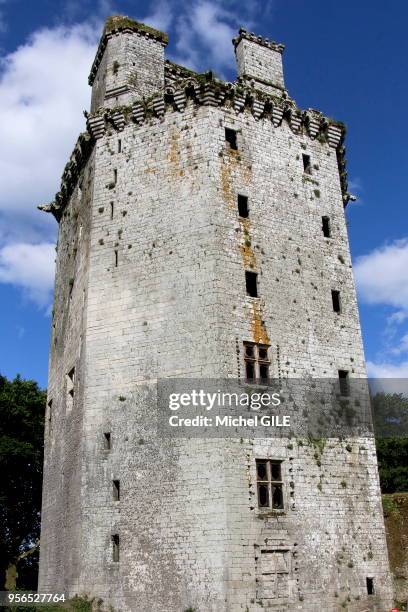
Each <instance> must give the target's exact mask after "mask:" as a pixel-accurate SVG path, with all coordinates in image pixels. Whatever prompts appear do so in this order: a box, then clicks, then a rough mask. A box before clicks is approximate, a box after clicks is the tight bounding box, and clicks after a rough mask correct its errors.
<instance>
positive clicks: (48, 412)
mask: <svg viewBox="0 0 408 612" xmlns="http://www.w3.org/2000/svg"><path fill="white" fill-rule="evenodd" d="M47 421H48V431H49V432H50V431H51V426H52V399H50V401H49V402H48V404H47Z"/></svg>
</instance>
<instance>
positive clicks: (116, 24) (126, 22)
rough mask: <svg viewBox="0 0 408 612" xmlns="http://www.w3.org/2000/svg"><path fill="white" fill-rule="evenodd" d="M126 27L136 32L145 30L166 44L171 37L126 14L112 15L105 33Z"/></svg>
mask: <svg viewBox="0 0 408 612" xmlns="http://www.w3.org/2000/svg"><path fill="white" fill-rule="evenodd" d="M125 29H128V30H133V31H134V32H143V33H144V34H150V35H151V36H153V37H154V38H157V39H158V40H161V41H162V42H164V43H165V44H166V45H167V43H168V42H169V37H168V36H167V34H166V33H165V32H161V31H160V30H156V28H152V27H151V26H148V25H146V24H145V23H140V22H139V21H135V20H134V19H131V18H130V17H127V16H126V15H111V16H110V17H108V18H107V20H106V22H105V29H104V34H108V33H109V32H115V31H117V30H125Z"/></svg>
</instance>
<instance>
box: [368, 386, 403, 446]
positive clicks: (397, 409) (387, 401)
mask: <svg viewBox="0 0 408 612" xmlns="http://www.w3.org/2000/svg"><path fill="white" fill-rule="evenodd" d="M371 406H372V413H373V421H374V430H375V435H376V436H377V437H378V438H385V437H401V436H402V435H403V434H405V436H406V435H407V432H408V398H407V397H404V396H403V395H402V393H376V394H375V395H374V396H373V397H372V402H371Z"/></svg>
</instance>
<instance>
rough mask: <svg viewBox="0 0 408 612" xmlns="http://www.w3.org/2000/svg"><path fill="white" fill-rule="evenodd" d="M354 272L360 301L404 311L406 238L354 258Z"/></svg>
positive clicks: (407, 293)
mask: <svg viewBox="0 0 408 612" xmlns="http://www.w3.org/2000/svg"><path fill="white" fill-rule="evenodd" d="M354 274H355V277H356V282H357V288H358V292H359V296H360V298H361V299H362V300H363V301H364V302H366V303H367V304H384V305H388V306H393V307H394V308H396V309H398V310H403V311H405V310H408V238H405V239H403V240H397V241H396V242H394V243H392V244H389V245H386V246H384V247H381V248H379V249H375V250H374V251H372V252H371V253H369V254H368V255H363V256H362V257H358V258H357V260H356V263H355V265H354Z"/></svg>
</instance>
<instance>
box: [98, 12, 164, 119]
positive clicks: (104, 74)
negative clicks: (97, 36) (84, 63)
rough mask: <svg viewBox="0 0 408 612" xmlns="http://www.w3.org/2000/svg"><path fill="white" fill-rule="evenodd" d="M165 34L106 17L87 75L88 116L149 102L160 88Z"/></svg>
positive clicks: (117, 16)
mask: <svg viewBox="0 0 408 612" xmlns="http://www.w3.org/2000/svg"><path fill="white" fill-rule="evenodd" d="M167 42H168V37H167V34H165V33H164V32H160V31H159V30H156V29H155V28H151V27H149V26H147V25H145V24H143V23H139V22H138V21H134V20H133V19H130V18H129V17H123V16H121V15H114V16H112V17H109V19H107V21H106V23H105V28H104V31H103V34H102V37H101V40H100V43H99V47H98V50H97V52H96V56H95V60H94V62H93V64H92V68H91V72H90V75H89V84H90V85H91V86H92V102H91V112H94V111H96V110H97V109H98V108H100V107H101V106H106V107H114V106H123V105H124V104H129V103H130V102H131V101H132V100H137V99H140V98H143V97H144V98H149V97H150V96H151V95H152V94H154V93H157V92H158V91H160V90H161V89H163V87H164V48H165V47H166V45H167Z"/></svg>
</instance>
